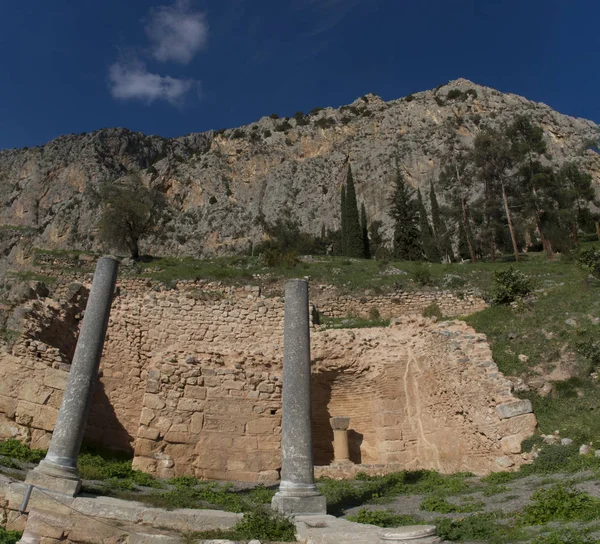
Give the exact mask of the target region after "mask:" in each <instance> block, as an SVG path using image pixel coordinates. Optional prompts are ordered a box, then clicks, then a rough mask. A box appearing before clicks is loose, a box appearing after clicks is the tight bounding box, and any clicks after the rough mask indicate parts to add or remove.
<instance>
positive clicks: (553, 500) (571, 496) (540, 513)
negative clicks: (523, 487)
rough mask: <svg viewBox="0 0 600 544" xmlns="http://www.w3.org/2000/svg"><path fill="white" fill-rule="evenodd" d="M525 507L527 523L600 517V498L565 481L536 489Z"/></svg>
mask: <svg viewBox="0 0 600 544" xmlns="http://www.w3.org/2000/svg"><path fill="white" fill-rule="evenodd" d="M531 499H532V503H531V504H529V505H528V506H527V507H526V508H525V514H524V517H523V521H524V522H525V523H528V524H531V525H534V524H543V523H547V522H549V521H558V520H561V521H592V520H595V519H597V518H598V513H599V512H600V499H598V498H597V497H592V496H591V495H588V494H587V493H583V492H581V491H577V490H575V489H573V488H572V487H568V486H566V485H565V484H564V483H563V482H561V483H558V484H554V485H553V486H551V487H549V488H547V489H540V490H539V491H536V492H535V493H534V494H533V495H532V497H531Z"/></svg>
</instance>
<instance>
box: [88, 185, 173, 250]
mask: <svg viewBox="0 0 600 544" xmlns="http://www.w3.org/2000/svg"><path fill="white" fill-rule="evenodd" d="M100 199H101V203H102V216H101V219H100V223H99V234H100V237H101V238H102V239H103V240H104V241H105V242H106V243H107V244H109V245H110V246H111V247H115V248H117V249H127V250H128V251H129V253H130V255H131V258H132V259H134V260H137V259H139V257H140V251H139V241H140V239H141V238H142V237H144V236H146V235H147V234H149V233H151V232H153V231H154V229H155V228H156V226H157V224H158V219H159V217H160V214H161V212H162V210H163V209H164V207H165V201H164V198H163V195H162V194H161V193H159V192H158V191H156V190H154V189H152V188H148V187H146V186H145V185H144V184H143V183H142V180H141V178H140V176H139V174H130V175H128V176H126V177H124V178H123V180H122V181H121V183H119V184H116V183H115V184H107V185H106V186H104V188H103V189H102V191H101V192H100Z"/></svg>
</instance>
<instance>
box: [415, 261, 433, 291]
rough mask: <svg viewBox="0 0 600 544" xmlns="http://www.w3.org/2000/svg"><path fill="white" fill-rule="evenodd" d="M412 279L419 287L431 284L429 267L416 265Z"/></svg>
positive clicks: (431, 277)
mask: <svg viewBox="0 0 600 544" xmlns="http://www.w3.org/2000/svg"><path fill="white" fill-rule="evenodd" d="M413 279H414V280H415V282H417V285H419V286H420V287H425V286H427V285H433V276H432V275H431V272H430V270H429V268H427V267H424V266H418V267H417V268H416V269H415V272H414V274H413Z"/></svg>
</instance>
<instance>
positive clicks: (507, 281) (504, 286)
mask: <svg viewBox="0 0 600 544" xmlns="http://www.w3.org/2000/svg"><path fill="white" fill-rule="evenodd" d="M531 290H532V286H531V282H530V281H529V279H527V277H526V276H525V274H523V273H522V272H519V271H518V270H513V267H512V266H510V267H509V268H508V269H507V270H499V271H497V272H494V286H493V288H492V295H491V300H492V303H494V304H510V303H511V302H515V301H516V300H518V299H522V298H523V297H525V296H527V295H528V294H530V293H531Z"/></svg>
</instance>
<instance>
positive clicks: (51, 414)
mask: <svg viewBox="0 0 600 544" xmlns="http://www.w3.org/2000/svg"><path fill="white" fill-rule="evenodd" d="M57 418H58V410H57V409H56V408H53V407H52V406H40V408H39V411H38V412H37V414H36V416H35V417H34V418H33V421H32V425H33V426H34V427H36V428H38V429H44V430H45V431H53V430H54V425H55V424H56V419H57Z"/></svg>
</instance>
